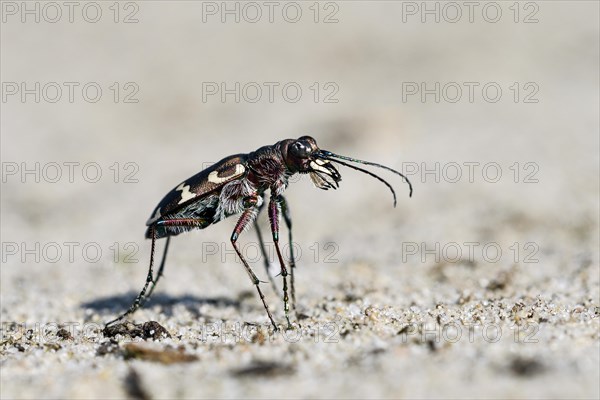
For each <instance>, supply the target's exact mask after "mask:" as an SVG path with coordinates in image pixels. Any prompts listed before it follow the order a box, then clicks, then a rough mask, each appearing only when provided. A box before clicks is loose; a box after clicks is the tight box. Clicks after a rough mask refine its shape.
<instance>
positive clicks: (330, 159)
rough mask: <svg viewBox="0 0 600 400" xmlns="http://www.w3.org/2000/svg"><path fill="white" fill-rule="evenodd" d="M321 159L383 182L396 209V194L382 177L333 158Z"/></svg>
mask: <svg viewBox="0 0 600 400" xmlns="http://www.w3.org/2000/svg"><path fill="white" fill-rule="evenodd" d="M323 158H325V159H326V160H329V161H333V162H336V163H338V164H341V165H343V166H346V167H348V168H352V169H355V170H357V171H360V172H364V173H365V174H367V175H371V176H372V177H373V178H375V179H377V180H378V181H380V182H383V184H384V185H386V186H387V187H388V188H389V189H390V190H391V191H392V196H394V207H396V192H395V191H394V188H393V187H392V185H390V184H389V183H388V182H387V181H386V180H385V179H383V178H382V177H380V176H378V175H375V174H374V173H372V172H371V171H367V170H366V169H363V168H360V167H357V166H355V165H351V164H347V163H345V162H343V161H340V160H334V159H333V158H327V157H323Z"/></svg>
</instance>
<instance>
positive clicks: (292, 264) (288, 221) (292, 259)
mask: <svg viewBox="0 0 600 400" xmlns="http://www.w3.org/2000/svg"><path fill="white" fill-rule="evenodd" d="M279 198H280V199H281V201H280V204H281V213H282V214H283V220H284V221H285V226H286V227H287V230H288V241H289V246H290V291H291V295H292V310H294V313H295V314H296V319H298V312H297V311H296V288H295V287H294V270H295V269H296V258H295V256H294V242H293V240H292V217H291V216H290V209H289V207H288V203H287V201H286V199H285V197H283V196H279Z"/></svg>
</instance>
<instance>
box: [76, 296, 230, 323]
mask: <svg viewBox="0 0 600 400" xmlns="http://www.w3.org/2000/svg"><path fill="white" fill-rule="evenodd" d="M136 296H137V293H135V292H127V293H124V294H120V295H115V296H109V297H100V298H97V299H94V300H90V301H88V302H84V303H81V308H84V309H91V310H94V311H95V312H97V313H98V314H100V315H102V316H104V315H116V314H120V313H123V312H125V311H126V310H127V309H129V307H130V306H131V304H132V303H133V300H134V299H135V297H136ZM182 305H183V306H184V307H185V308H186V310H187V311H188V312H190V313H191V314H192V315H193V316H194V317H195V318H198V317H200V316H202V313H201V312H200V308H201V307H202V306H203V305H210V306H214V307H218V308H225V307H234V308H235V309H237V310H239V309H240V301H239V300H235V299H233V298H230V297H224V296H217V297H198V296H194V295H191V294H184V295H181V296H170V295H168V294H163V293H156V294H154V295H153V296H152V297H151V298H150V299H149V300H148V302H147V303H146V304H145V305H144V307H143V308H147V309H151V308H152V307H154V306H160V308H161V310H160V312H161V314H164V315H166V316H168V317H172V316H173V313H174V310H175V307H177V306H182Z"/></svg>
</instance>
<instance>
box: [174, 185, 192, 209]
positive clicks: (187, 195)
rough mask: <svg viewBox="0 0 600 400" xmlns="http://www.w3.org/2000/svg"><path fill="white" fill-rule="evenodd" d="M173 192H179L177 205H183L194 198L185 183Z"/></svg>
mask: <svg viewBox="0 0 600 400" xmlns="http://www.w3.org/2000/svg"><path fill="white" fill-rule="evenodd" d="M175 190H181V200H179V202H178V203H177V204H181V203H185V202H186V201H188V200H190V199H193V198H194V197H196V194H195V193H192V192H190V185H186V184H185V182H183V183H182V184H181V185H179V186H177V187H176V188H175Z"/></svg>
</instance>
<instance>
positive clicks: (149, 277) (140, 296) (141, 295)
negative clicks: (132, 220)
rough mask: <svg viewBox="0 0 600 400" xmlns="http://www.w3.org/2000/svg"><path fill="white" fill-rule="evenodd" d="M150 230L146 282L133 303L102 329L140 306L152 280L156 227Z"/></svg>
mask: <svg viewBox="0 0 600 400" xmlns="http://www.w3.org/2000/svg"><path fill="white" fill-rule="evenodd" d="M150 231H151V234H150V235H151V238H152V246H151V250H150V266H149V267H148V275H147V276H146V283H145V284H144V287H143V288H142V291H141V292H140V293H139V294H138V295H137V297H136V298H135V300H134V301H133V304H132V305H131V306H130V307H129V309H128V310H127V311H125V312H124V313H123V314H121V315H120V316H119V317H117V318H115V319H113V320H112V321H109V322H107V323H106V325H105V326H104V329H106V328H107V327H109V326H110V325H112V324H114V323H115V322H118V321H121V320H122V319H123V318H125V317H126V316H128V315H131V314H133V313H134V312H135V311H136V310H137V309H138V308H140V306H141V305H142V300H143V299H144V297H145V295H146V290H147V289H148V285H149V284H150V282H153V281H154V279H153V278H154V273H153V272H152V266H153V265H154V249H155V246H156V228H155V227H154V226H152V227H151V228H150Z"/></svg>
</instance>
